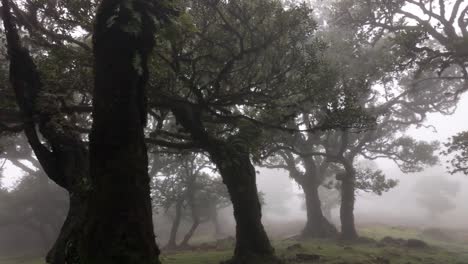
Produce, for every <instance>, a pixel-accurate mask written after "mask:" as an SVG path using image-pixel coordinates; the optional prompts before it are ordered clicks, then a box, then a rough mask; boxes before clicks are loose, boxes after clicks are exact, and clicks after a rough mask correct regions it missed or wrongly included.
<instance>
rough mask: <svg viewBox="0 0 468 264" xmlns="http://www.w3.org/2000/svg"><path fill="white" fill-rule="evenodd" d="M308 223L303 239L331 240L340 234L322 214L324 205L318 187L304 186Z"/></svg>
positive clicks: (312, 185)
mask: <svg viewBox="0 0 468 264" xmlns="http://www.w3.org/2000/svg"><path fill="white" fill-rule="evenodd" d="M302 189H303V190H304V194H305V203H306V210H307V222H306V225H305V227H304V229H303V231H302V234H301V236H302V238H330V237H335V236H336V235H337V234H338V231H337V230H336V228H335V226H333V224H331V223H330V222H329V221H328V220H327V219H326V218H325V217H324V216H323V213H322V205H321V202H320V197H319V193H318V185H316V184H313V183H311V184H304V185H302Z"/></svg>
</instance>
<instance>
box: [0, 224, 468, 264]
mask: <svg viewBox="0 0 468 264" xmlns="http://www.w3.org/2000/svg"><path fill="white" fill-rule="evenodd" d="M360 234H361V235H363V236H366V237H369V238H372V239H376V240H380V239H381V238H383V237H385V236H392V237H395V238H404V239H409V238H416V239H422V240H424V241H426V242H428V243H429V245H430V246H429V247H427V248H423V249H410V248H408V247H405V246H391V245H382V244H381V243H376V242H366V243H359V244H352V245H347V244H342V243H337V242H336V241H330V240H311V241H305V242H304V241H302V242H298V241H291V240H288V241H276V242H275V248H276V250H277V254H278V255H279V256H281V257H282V258H284V259H285V260H287V262H288V263H291V264H297V263H304V264H306V263H324V264H386V263H391V264H468V241H459V240H452V241H447V240H450V239H448V238H447V237H444V236H443V235H441V234H439V233H437V232H426V231H423V230H418V229H409V228H402V227H387V226H369V227H365V228H361V229H360ZM441 238H443V239H441ZM231 254H232V245H230V242H226V243H222V244H218V245H215V244H205V245H201V246H200V247H198V248H196V249H194V250H191V251H182V252H173V253H165V254H163V255H162V256H161V260H162V261H163V263H164V264H217V263H219V262H220V261H221V260H225V259H228V258H229V256H230V255H231ZM301 254H303V255H304V254H305V255H318V256H320V261H315V262H313V261H309V262H307V261H300V257H301ZM298 257H299V258H298ZM42 263H43V262H42V261H40V260H39V259H37V258H35V259H33V258H25V257H23V258H0V264H42Z"/></svg>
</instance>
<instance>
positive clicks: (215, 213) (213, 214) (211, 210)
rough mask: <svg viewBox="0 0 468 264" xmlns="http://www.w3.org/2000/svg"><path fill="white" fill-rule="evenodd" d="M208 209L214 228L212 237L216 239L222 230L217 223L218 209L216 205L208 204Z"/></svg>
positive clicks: (220, 236) (221, 234)
mask: <svg viewBox="0 0 468 264" xmlns="http://www.w3.org/2000/svg"><path fill="white" fill-rule="evenodd" d="M208 210H209V214H210V220H211V222H212V223H213V225H214V229H215V230H214V231H215V233H214V237H215V238H216V239H220V238H222V237H223V232H222V230H221V225H220V224H219V219H218V209H217V208H216V206H210V208H209V209H208Z"/></svg>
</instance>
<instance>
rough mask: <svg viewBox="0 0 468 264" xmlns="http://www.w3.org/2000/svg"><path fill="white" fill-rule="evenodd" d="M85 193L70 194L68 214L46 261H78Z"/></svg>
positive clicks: (84, 210) (51, 262) (60, 263)
mask: <svg viewBox="0 0 468 264" xmlns="http://www.w3.org/2000/svg"><path fill="white" fill-rule="evenodd" d="M86 206H87V198H86V193H81V194H80V193H76V194H73V195H70V203H69V209H68V214H67V217H66V219H65V222H64V223H63V225H62V228H61V229H60V233H59V235H58V237H57V240H56V241H55V243H54V246H53V247H52V249H51V250H50V251H49V253H48V254H47V256H46V261H47V263H50V264H66V263H80V262H78V261H79V256H78V248H77V246H78V242H79V235H80V232H81V231H82V227H83V222H84V217H85V213H86Z"/></svg>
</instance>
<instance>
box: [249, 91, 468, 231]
mask: <svg viewBox="0 0 468 264" xmlns="http://www.w3.org/2000/svg"><path fill="white" fill-rule="evenodd" d="M467 120H468V96H466V95H465V96H463V97H462V100H461V101H460V103H459V104H458V108H457V109H456V112H455V113H454V114H453V115H450V116H444V115H441V114H429V115H428V120H427V121H426V122H425V125H431V126H434V127H435V129H436V130H437V131H434V130H433V129H430V128H424V127H421V128H412V129H411V130H409V131H408V134H409V135H411V136H413V137H415V138H416V139H419V140H428V141H432V140H438V141H440V142H441V143H444V142H446V141H447V139H448V138H449V137H451V136H453V135H455V134H457V133H458V132H462V131H465V130H468V122H467ZM440 158H441V162H440V165H439V166H435V167H431V168H427V169H426V170H424V171H422V172H420V173H410V174H404V173H402V172H401V171H400V170H399V169H398V167H397V166H396V165H395V164H394V163H393V162H392V161H390V160H386V159H379V160H377V164H378V166H379V168H380V169H381V170H382V171H383V172H384V173H385V175H386V176H387V177H389V178H394V179H398V180H399V181H400V184H399V185H398V186H397V187H395V188H394V189H392V190H391V191H390V192H388V193H384V194H383V195H382V196H377V195H374V194H367V193H362V192H360V193H358V194H357V196H356V205H355V208H356V209H355V216H356V223H357V225H358V226H359V225H365V224H373V223H381V224H390V225H408V226H416V227H445V228H462V229H468V221H467V219H468V203H467V202H466V201H468V176H465V175H463V174H455V175H451V174H450V173H448V172H447V169H446V166H447V163H446V160H447V158H446V157H444V156H440ZM259 172H260V173H259V175H258V181H257V182H258V186H259V189H260V191H263V192H264V193H265V199H266V205H265V207H264V215H265V221H267V222H268V221H273V220H272V219H274V218H275V221H279V220H280V219H284V220H288V221H289V220H295V219H299V220H301V221H304V219H305V211H304V210H302V209H301V206H302V204H303V199H302V198H301V196H300V193H301V190H299V188H298V187H297V184H295V183H294V182H293V181H291V180H289V178H288V174H287V172H286V171H283V170H267V169H259ZM445 181H448V182H449V184H451V185H457V186H459V190H458V192H456V193H454V195H455V198H454V199H453V202H454V205H455V206H456V208H455V209H451V210H449V211H447V212H445V213H442V214H441V215H440V216H439V217H437V218H432V217H430V216H429V214H428V212H427V210H426V209H424V208H422V206H421V205H420V204H419V203H418V199H417V197H419V196H422V195H423V193H422V192H425V193H427V194H428V196H430V195H432V196H434V203H436V202H438V201H437V200H438V199H437V198H438V197H437V196H436V195H434V194H433V193H434V192H437V188H438V187H439V185H440V184H441V183H442V184H444V183H445ZM421 182H425V183H424V184H421ZM287 193H294V194H296V195H288V194H287ZM281 198H284V199H286V200H287V201H286V202H284V204H282V206H280V205H278V204H276V203H277V201H281ZM449 199H450V200H452V198H451V197H449ZM281 207H284V208H283V209H281ZM333 216H334V218H333V222H334V223H335V224H337V225H338V224H339V218H338V217H339V216H338V208H335V210H334V214H333Z"/></svg>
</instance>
